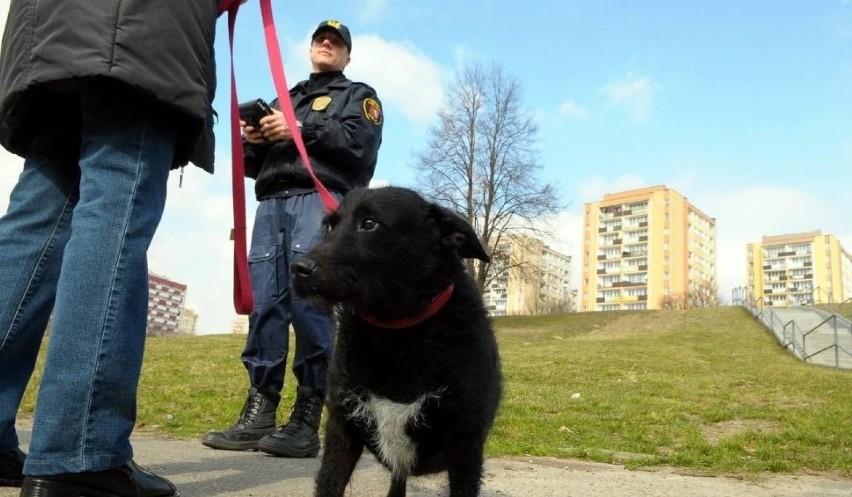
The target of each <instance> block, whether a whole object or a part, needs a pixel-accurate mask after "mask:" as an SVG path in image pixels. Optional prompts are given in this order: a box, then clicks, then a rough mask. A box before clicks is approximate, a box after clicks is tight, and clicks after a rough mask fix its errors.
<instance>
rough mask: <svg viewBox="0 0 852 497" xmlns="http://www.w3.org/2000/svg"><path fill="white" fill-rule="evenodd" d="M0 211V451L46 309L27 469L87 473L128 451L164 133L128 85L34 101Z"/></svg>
mask: <svg viewBox="0 0 852 497" xmlns="http://www.w3.org/2000/svg"><path fill="white" fill-rule="evenodd" d="M45 98H46V99H48V100H50V101H51V103H50V105H45V108H46V109H49V112H48V113H47V115H46V116H45V118H44V119H41V120H40V123H39V124H38V129H37V131H36V135H35V139H34V141H33V143H32V144H31V146H30V149H29V152H28V154H27V157H26V160H25V162H24V170H23V172H22V173H21V176H20V178H19V180H18V183H17V185H16V186H15V187H14V189H13V191H12V195H11V198H10V203H9V208H8V211H7V213H6V214H5V215H4V216H3V217H2V218H0V267H2V271H0V451H7V450H11V449H12V448H14V447H16V446H17V445H18V437H17V434H16V432H15V416H16V412H17V410H18V406H19V404H20V401H21V397H22V395H23V393H24V389H25V388H26V385H27V382H28V381H29V379H30V376H31V374H32V371H33V367H34V364H35V359H36V356H37V354H38V349H39V347H40V344H41V341H42V337H43V335H44V333H45V326H46V325H47V321H48V317H49V315H50V313H51V309H52V311H53V324H52V327H51V331H50V340H49V346H48V350H47V358H46V362H45V368H44V374H43V377H42V380H41V385H40V390H39V393H38V403H37V405H36V410H35V418H34V420H33V434H32V440H31V442H30V452H29V455H28V457H27V460H26V464H25V466H24V473H25V474H28V475H51V474H58V473H67V472H72V473H76V472H81V471H98V470H104V469H110V468H113V467H117V466H120V465H122V464H124V463H126V462H127V461H129V460H130V459H131V458H132V456H133V451H132V448H131V446H130V441H129V437H130V433H131V431H132V430H133V425H134V423H135V420H136V387H137V383H138V380H139V372H140V369H141V364H142V354H143V348H144V343H145V327H146V314H147V296H148V284H147V280H148V268H147V250H148V246H149V245H150V243H151V239H152V237H153V235H154V231H155V230H156V228H157V225H158V224H159V222H160V217H161V215H162V213H163V208H164V205H165V200H166V184H167V183H166V182H167V179H168V174H169V168H170V166H171V164H172V159H173V157H174V152H175V144H176V136H177V130H176V129H175V128H174V125H173V124H172V123H171V122H170V120H169V119H168V114H167V113H166V112H165V111H163V110H159V109H157V108H156V107H155V106H153V105H151V104H150V103H147V102H145V101H144V100H143V99H142V98H140V97H139V96H138V95H134V94H129V93H128V92H127V91H126V90H122V89H119V88H117V87H114V86H111V85H108V84H103V83H101V84H90V85H89V86H86V87H83V88H81V89H80V90H78V91H76V92H73V93H67V94H61V95H60V94H58V93H57V94H49V95H48V96H46V97H45Z"/></svg>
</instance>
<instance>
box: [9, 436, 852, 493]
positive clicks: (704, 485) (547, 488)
mask: <svg viewBox="0 0 852 497" xmlns="http://www.w3.org/2000/svg"><path fill="white" fill-rule="evenodd" d="M21 438H22V441H23V442H27V441H28V440H29V433H28V432H22V433H21ZM133 443H134V449H135V452H136V456H135V460H136V462H138V463H139V464H141V465H142V466H144V467H147V468H149V469H151V470H153V471H155V472H157V473H159V474H161V475H163V476H166V477H168V478H169V479H170V480H172V482H174V483H175V484H176V485H177V486H178V489H179V491H180V493H181V496H182V497H237V496H240V497H309V496H311V495H312V493H313V492H312V487H313V477H314V474H315V472H316V470H317V468H318V467H319V460H318V459H280V458H276V457H271V456H266V455H264V454H261V453H257V452H228V451H217V450H211V449H208V448H206V447H204V446H202V445H201V444H200V443H198V442H197V441H186V440H165V439H162V438H154V437H150V436H145V435H134V442H133ZM24 445H25V446H24V447H23V448H24V449H25V450H26V444H24ZM388 481H389V480H388V473H387V472H386V471H385V470H384V468H382V467H381V466H379V465H378V464H377V463H376V462H375V459H374V458H373V457H372V456H371V455H369V454H365V455H364V457H363V458H362V459H361V462H360V463H359V466H358V468H357V470H356V472H355V476H354V478H353V480H352V482H351V485H350V487H349V490H348V491H347V493H346V495H347V497H384V496H385V495H386V492H387V489H388ZM408 489H409V491H408V495H409V497H441V496H444V497H445V496H446V495H447V490H446V475H438V476H436V477H429V478H412V479H411V480H409V484H408ZM17 496H18V489H13V488H3V487H0V497H17ZM506 496H513V497H522V496H523V497H526V496H530V497H568V496H576V497H652V496H653V497H738V496H748V497H841V496H843V497H850V496H852V479H843V478H837V477H827V476H814V475H798V476H788V475H766V476H761V477H755V478H754V479H752V480H749V481H746V480H742V479H736V478H721V477H703V476H697V475H690V474H686V473H683V472H678V471H675V470H670V469H666V470H657V471H628V470H625V469H624V468H622V467H621V466H615V465H609V464H598V463H587V462H580V461H573V460H567V459H552V458H506V459H503V458H501V459H490V460H488V462H487V464H486V468H485V478H484V485H483V489H482V493H481V497H506Z"/></svg>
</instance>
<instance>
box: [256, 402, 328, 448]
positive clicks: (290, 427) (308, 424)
mask: <svg viewBox="0 0 852 497" xmlns="http://www.w3.org/2000/svg"><path fill="white" fill-rule="evenodd" d="M322 406H323V399H322V397H320V396H317V395H313V394H312V393H311V392H310V390H309V389H305V388H299V393H298V395H297V396H296V403H295V404H294V405H293V412H292V413H291V414H290V420H289V421H287V424H285V425H283V426H281V427H280V428H279V429H278V430H277V431H276V432H275V433H272V434H270V435H267V436H265V437H263V438H262V439H261V440H260V442H258V444H257V448H258V449H259V450H260V451H262V452H265V453H267V454H272V455H273V456H280V457H316V456H317V454H319V450H320V439H319V433H318V432H319V425H320V418H321V417H322Z"/></svg>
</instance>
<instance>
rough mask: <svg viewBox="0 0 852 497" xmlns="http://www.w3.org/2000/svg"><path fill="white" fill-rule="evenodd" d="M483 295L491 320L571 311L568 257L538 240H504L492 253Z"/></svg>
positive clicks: (512, 237) (516, 238)
mask: <svg viewBox="0 0 852 497" xmlns="http://www.w3.org/2000/svg"><path fill="white" fill-rule="evenodd" d="M491 255H492V263H491V267H490V268H489V273H490V274H495V275H496V277H494V278H491V279H490V280H489V281H487V282H486V288H485V289H484V291H483V295H482V297H483V300H484V301H485V307H486V309H488V312H489V313H490V314H491V315H492V316H512V315H536V314H555V313H562V312H568V311H570V310H571V307H572V304H571V297H572V293H571V256H569V255H564V254H561V253H559V252H557V251H555V250H553V249H551V248H550V247H548V246H547V245H545V244H544V242H543V241H541V240H540V239H538V238H533V237H529V236H522V235H510V236H506V237H505V238H504V239H503V240H502V241H501V242H500V243H498V244H497V246H496V247H495V248H494V250H492V252H491Z"/></svg>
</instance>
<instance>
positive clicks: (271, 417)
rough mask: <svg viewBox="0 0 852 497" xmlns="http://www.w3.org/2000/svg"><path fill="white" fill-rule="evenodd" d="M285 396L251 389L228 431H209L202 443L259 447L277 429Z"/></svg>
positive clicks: (222, 447)
mask: <svg viewBox="0 0 852 497" xmlns="http://www.w3.org/2000/svg"><path fill="white" fill-rule="evenodd" d="M279 400H281V396H280V395H278V394H277V393H275V392H268V391H264V390H259V389H257V388H255V387H251V388H249V391H248V398H247V399H246V403H245V404H244V405H243V410H242V412H241V413H240V418H239V419H238V420H237V422H236V424H234V425H233V426H231V427H230V428H228V429H227V430H224V431H208V432H207V433H205V434H204V436H203V437H202V438H201V443H202V444H204V445H206V446H208V447H211V448H214V449H224V450H257V442H258V441H259V440H260V439H261V438H263V437H264V436H266V435H268V434H270V433H274V432H275V410H276V409H277V408H278V401H279Z"/></svg>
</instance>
